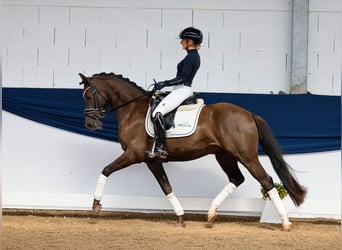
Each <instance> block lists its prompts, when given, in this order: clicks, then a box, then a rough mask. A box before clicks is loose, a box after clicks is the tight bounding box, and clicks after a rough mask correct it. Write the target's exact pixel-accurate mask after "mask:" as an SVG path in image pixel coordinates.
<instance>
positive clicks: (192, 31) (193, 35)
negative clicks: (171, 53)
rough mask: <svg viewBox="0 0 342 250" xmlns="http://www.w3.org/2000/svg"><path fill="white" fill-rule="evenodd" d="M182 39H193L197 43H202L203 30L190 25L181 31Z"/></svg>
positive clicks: (180, 36)
mask: <svg viewBox="0 0 342 250" xmlns="http://www.w3.org/2000/svg"><path fill="white" fill-rule="evenodd" d="M179 38H180V39H191V40H192V41H194V43H195V44H201V43H202V41H203V34H202V31H200V30H199V29H196V28H194V27H188V28H185V29H184V30H182V31H181V32H180V33H179Z"/></svg>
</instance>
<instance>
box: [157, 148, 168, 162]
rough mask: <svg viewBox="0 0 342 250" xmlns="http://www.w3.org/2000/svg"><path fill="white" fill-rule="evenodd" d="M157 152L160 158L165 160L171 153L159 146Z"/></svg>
mask: <svg viewBox="0 0 342 250" xmlns="http://www.w3.org/2000/svg"><path fill="white" fill-rule="evenodd" d="M155 154H156V156H157V157H158V158H160V159H163V160H165V159H166V157H167V156H168V155H169V153H168V152H167V151H166V150H165V149H163V148H157V150H156V152H155Z"/></svg>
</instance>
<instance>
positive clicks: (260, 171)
mask: <svg viewBox="0 0 342 250" xmlns="http://www.w3.org/2000/svg"><path fill="white" fill-rule="evenodd" d="M242 164H243V165H244V166H245V167H246V168H247V169H248V171H249V172H250V173H251V175H253V177H254V178H255V179H257V180H258V181H259V183H260V184H261V185H262V187H263V188H264V189H265V190H267V192H268V194H269V196H270V198H271V200H272V203H273V205H274V207H275V209H276V211H277V212H278V215H279V216H280V218H281V220H282V224H283V229H284V230H285V231H288V230H289V229H290V226H291V224H292V223H291V222H290V221H289V218H288V215H287V211H286V209H285V206H284V203H283V201H282V200H281V199H280V197H279V194H278V191H277V189H276V188H275V187H274V183H273V180H272V177H271V176H269V175H268V174H267V173H266V171H265V169H264V168H263V167H262V165H261V164H260V162H259V159H258V157H255V158H254V159H253V160H248V161H245V162H242Z"/></svg>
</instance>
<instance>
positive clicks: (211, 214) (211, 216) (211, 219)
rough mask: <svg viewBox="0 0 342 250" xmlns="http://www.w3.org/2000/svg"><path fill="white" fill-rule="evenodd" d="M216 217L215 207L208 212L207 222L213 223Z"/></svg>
mask: <svg viewBox="0 0 342 250" xmlns="http://www.w3.org/2000/svg"><path fill="white" fill-rule="evenodd" d="M216 217H217V212H216V209H210V210H209V212H208V224H209V223H213V222H214V220H215V219H216Z"/></svg>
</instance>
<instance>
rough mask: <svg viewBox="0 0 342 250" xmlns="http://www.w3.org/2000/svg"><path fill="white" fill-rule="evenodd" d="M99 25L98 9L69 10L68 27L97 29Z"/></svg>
mask: <svg viewBox="0 0 342 250" xmlns="http://www.w3.org/2000/svg"><path fill="white" fill-rule="evenodd" d="M99 24H100V10H99V8H84V7H82V8H77V7H72V8H70V25H72V26H78V27H80V28H82V27H89V26H90V27H91V26H94V27H97V26H99Z"/></svg>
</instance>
